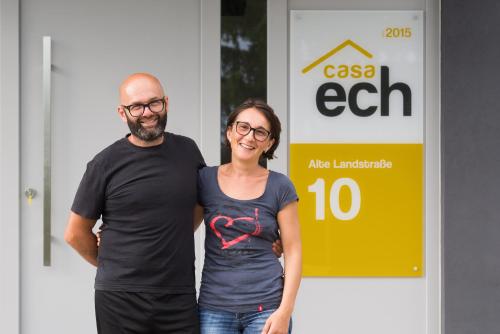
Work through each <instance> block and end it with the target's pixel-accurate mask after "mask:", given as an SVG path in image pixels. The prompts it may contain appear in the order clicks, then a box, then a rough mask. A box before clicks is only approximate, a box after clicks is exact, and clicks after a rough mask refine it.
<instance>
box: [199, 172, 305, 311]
mask: <svg viewBox="0 0 500 334" xmlns="http://www.w3.org/2000/svg"><path fill="white" fill-rule="evenodd" d="M217 172H218V167H205V168H203V169H201V170H200V171H199V174H198V201H199V203H200V204H201V205H202V206H203V207H204V219H205V226H206V236H205V265H204V267H203V277H202V281H201V288H200V297H199V301H198V302H199V305H200V306H201V307H205V308H208V309H214V310H224V311H230V312H253V311H261V310H266V309H269V308H275V307H278V306H279V305H280V303H281V297H282V293H283V268H282V266H281V264H280V262H279V260H278V258H277V257H276V255H274V253H273V251H272V243H273V242H274V241H275V240H276V239H277V238H278V236H279V232H278V231H279V229H278V222H277V215H278V212H279V211H280V210H281V209H283V208H284V207H285V206H286V205H287V204H289V203H290V202H292V201H296V200H298V197H297V193H296V192H295V188H294V186H293V184H292V183H291V181H290V180H289V178H288V177H287V176H285V175H283V174H280V173H277V172H273V171H270V172H269V176H268V179H267V183H266V187H265V190H264V193H263V194H262V195H261V196H260V197H258V198H256V199H251V200H238V199H234V198H231V197H229V196H227V195H225V194H224V193H223V192H222V190H221V189H220V187H219V184H218V182H217ZM284 223H285V224H286V222H284Z"/></svg>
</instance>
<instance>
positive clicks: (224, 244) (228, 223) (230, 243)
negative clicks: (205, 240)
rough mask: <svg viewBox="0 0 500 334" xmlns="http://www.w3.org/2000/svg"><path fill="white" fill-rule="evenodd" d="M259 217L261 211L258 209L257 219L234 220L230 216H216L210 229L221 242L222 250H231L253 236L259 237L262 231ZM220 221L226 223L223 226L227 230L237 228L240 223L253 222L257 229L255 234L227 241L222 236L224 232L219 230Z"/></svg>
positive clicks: (239, 236)
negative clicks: (218, 223) (230, 248)
mask: <svg viewBox="0 0 500 334" xmlns="http://www.w3.org/2000/svg"><path fill="white" fill-rule="evenodd" d="M258 217H259V209H258V208H256V209H255V217H238V218H232V217H229V216H223V215H218V216H215V217H214V218H212V220H211V221H210V228H211V229H212V231H214V233H215V235H216V236H217V237H218V238H219V239H220V240H221V242H222V249H226V248H229V247H231V246H234V245H236V244H237V243H239V242H241V241H243V240H245V239H248V238H249V237H250V236H251V235H259V234H260V231H261V227H260V224H259V221H258ZM219 221H225V222H226V223H225V224H223V227H224V228H226V229H230V228H231V227H233V226H236V224H237V223H238V222H240V221H244V222H251V223H253V224H254V225H255V228H254V230H253V232H250V233H248V232H247V233H242V234H240V235H238V236H237V237H235V238H234V239H232V240H226V239H225V238H224V236H223V235H222V233H223V231H224V230H223V229H220V228H219V229H218V228H217V225H216V224H217V222H219Z"/></svg>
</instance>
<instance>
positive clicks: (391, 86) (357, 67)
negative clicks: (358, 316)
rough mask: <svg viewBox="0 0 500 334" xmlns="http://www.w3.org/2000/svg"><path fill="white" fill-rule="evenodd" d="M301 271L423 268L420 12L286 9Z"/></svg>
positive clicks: (389, 272) (415, 272)
mask: <svg viewBox="0 0 500 334" xmlns="http://www.w3.org/2000/svg"><path fill="white" fill-rule="evenodd" d="M290 22H291V23H290V29H291V31H290V38H291V39H290V176H291V178H292V180H293V182H294V183H295V186H296V187H297V191H298V194H299V197H300V209H299V214H300V221H301V229H302V231H301V232H302V238H303V255H304V274H305V275H306V276H421V275H422V274H423V182H424V180H423V120H424V113H423V105H424V99H423V15H422V12H421V11H402V12H401V11H291V19H290Z"/></svg>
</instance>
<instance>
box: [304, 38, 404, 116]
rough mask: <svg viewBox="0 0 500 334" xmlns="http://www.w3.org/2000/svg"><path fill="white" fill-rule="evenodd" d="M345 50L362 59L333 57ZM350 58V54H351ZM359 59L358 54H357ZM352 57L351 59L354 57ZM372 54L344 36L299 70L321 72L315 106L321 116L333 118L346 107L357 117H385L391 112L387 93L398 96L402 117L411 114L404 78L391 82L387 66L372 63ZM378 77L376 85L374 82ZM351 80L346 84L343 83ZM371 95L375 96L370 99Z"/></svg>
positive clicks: (306, 73) (305, 72)
mask: <svg viewBox="0 0 500 334" xmlns="http://www.w3.org/2000/svg"><path fill="white" fill-rule="evenodd" d="M346 49H351V50H353V51H354V52H355V53H357V55H358V56H361V57H362V59H361V61H359V62H351V63H348V62H341V63H338V62H337V61H336V60H337V58H338V57H336V56H338V55H340V54H341V53H342V52H343V51H346ZM353 58H354V57H353ZM358 58H359V57H358ZM354 59H355V58H354ZM373 59H374V56H373V54H372V53H371V52H370V51H368V50H367V49H365V48H364V47H362V46H361V45H359V44H358V43H356V42H354V41H352V40H351V39H347V40H345V41H343V42H342V43H340V44H339V45H337V46H335V47H334V48H332V49H331V50H330V51H328V52H326V53H325V54H323V55H322V56H320V57H319V58H317V59H315V60H314V61H312V62H311V63H310V64H308V65H307V66H306V67H304V68H303V69H302V71H301V73H302V75H308V74H309V72H312V71H321V74H322V76H323V77H324V82H322V83H320V85H319V86H318V88H317V90H316V96H315V105H316V108H317V110H318V111H319V112H320V113H321V114H322V115H324V116H327V117H336V116H339V115H341V114H342V113H343V112H345V111H346V109H349V110H350V112H352V114H354V115H356V116H359V117H369V116H372V115H374V114H375V113H377V112H378V113H379V115H380V116H383V117H386V116H389V115H390V114H391V110H390V109H391V108H390V104H389V100H390V97H391V95H393V94H400V95H401V98H402V99H400V100H401V102H402V103H401V106H400V108H398V109H399V110H401V111H402V112H401V113H400V115H402V116H403V117H411V116H412V90H411V88H410V86H409V85H408V84H407V83H406V82H404V81H394V82H393V81H391V69H390V66H388V65H378V64H376V63H375V62H373ZM377 78H378V80H379V81H378V84H377V83H376V82H374V80H376V79H377ZM349 83H351V85H350V87H349V86H348V85H347V84H349ZM367 94H370V95H368V96H371V101H373V102H378V103H373V102H370V103H369V104H368V105H367V103H366V102H365V103H364V104H365V105H362V104H363V103H362V102H361V101H360V96H362V95H364V96H365V97H366V96H367ZM373 97H376V99H375V100H374V99H373Z"/></svg>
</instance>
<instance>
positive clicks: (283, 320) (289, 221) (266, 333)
mask: <svg viewBox="0 0 500 334" xmlns="http://www.w3.org/2000/svg"><path fill="white" fill-rule="evenodd" d="M278 224H279V227H280V234H281V242H282V244H283V252H284V259H285V286H284V289H283V298H282V299H281V304H280V306H279V308H278V309H277V310H276V312H274V313H273V314H272V315H271V316H270V317H269V318H268V319H267V321H266V324H265V326H264V329H263V330H262V333H263V334H275V333H279V334H281V333H288V324H289V322H290V317H291V315H292V311H293V307H294V305H295V298H296V297H297V291H298V289H299V285H300V280H301V276H302V244H301V241H300V226H299V214H298V203H297V201H294V202H291V203H290V204H288V205H287V206H285V207H284V208H283V209H282V210H281V211H280V212H279V213H278Z"/></svg>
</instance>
